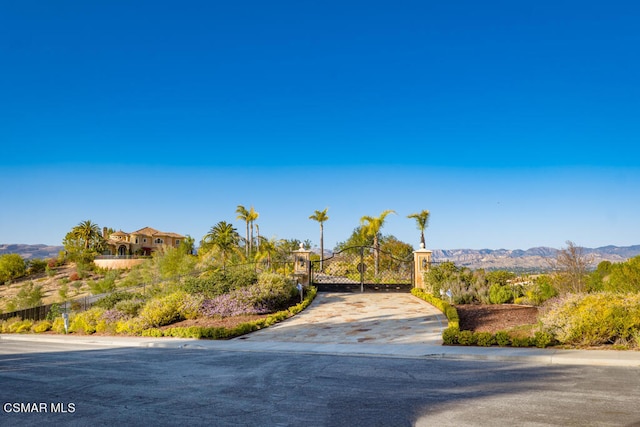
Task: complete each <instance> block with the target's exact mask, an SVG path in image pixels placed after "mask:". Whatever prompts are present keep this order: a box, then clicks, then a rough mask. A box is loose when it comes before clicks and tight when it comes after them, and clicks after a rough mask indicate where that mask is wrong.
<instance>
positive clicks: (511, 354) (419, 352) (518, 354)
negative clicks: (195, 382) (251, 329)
mask: <svg viewBox="0 0 640 427" xmlns="http://www.w3.org/2000/svg"><path fill="white" fill-rule="evenodd" d="M2 341H22V342H45V343H58V344H80V345H92V346H103V347H136V348H168V349H194V350H209V351H212V350H213V351H232V352H254V353H256V352H257V353H297V354H324V355H332V356H350V357H386V358H405V359H442V360H475V361H494V362H495V361H502V362H521V363H536V364H546V365H581V366H585V365H588V366H614V367H636V368H637V367H640V352H638V351H633V350H627V351H621V350H558V349H552V348H550V349H531V348H520V349H513V348H491V347H457V346H451V347H449V346H429V345H424V344H391V345H390V344H331V343H297V342H277V341H270V342H249V341H239V340H237V341H236V340H220V341H217V340H195V339H182V338H162V339H157V338H140V337H128V338H125V337H123V338H113V337H102V336H99V337H90V336H60V335H58V336H51V335H50V336H34V335H20V334H2V335H0V342H2Z"/></svg>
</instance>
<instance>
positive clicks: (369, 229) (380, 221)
mask: <svg viewBox="0 0 640 427" xmlns="http://www.w3.org/2000/svg"><path fill="white" fill-rule="evenodd" d="M392 213H395V211H393V210H390V209H388V210H386V211H383V212H382V213H381V214H380V216H377V217H372V216H363V217H362V218H360V224H361V225H362V233H363V234H364V235H366V236H372V237H373V250H374V253H373V257H374V263H375V275H376V276H377V275H378V273H379V271H380V229H381V228H382V226H383V225H384V220H385V218H386V217H387V216H388V215H389V214H392Z"/></svg>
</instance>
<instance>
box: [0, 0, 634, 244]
mask: <svg viewBox="0 0 640 427" xmlns="http://www.w3.org/2000/svg"><path fill="white" fill-rule="evenodd" d="M638 22H640V4H639V3H637V2H633V1H615V0H614V1H609V2H601V1H598V2H595V1H562V0H555V1H535V2H534V1H531V2H524V1H523V2H514V1H506V0H505V1H487V2H477V1H456V2H443V1H402V0H399V1H394V2H378V1H339V2H338V1H303V0H298V1H272V2H264V1H245V2H222V1H181V2H176V1H171V2H167V1H113V0H112V1H108V2H107V1H90V2H81V1H64V0H61V1H56V2H51V1H29V0H25V1H7V0H4V1H2V0H0V100H1V102H0V147H1V148H0V150H1V153H0V204H1V205H2V207H1V209H0V243H32V244H35V243H46V244H60V243H61V241H62V239H63V237H64V235H65V234H66V233H67V232H68V231H69V230H70V229H71V228H72V227H73V226H75V225H76V224H78V223H79V222H81V221H83V220H86V219H90V220H92V221H94V222H96V223H98V224H99V225H100V226H101V227H102V226H107V227H112V228H115V229H122V230H124V231H134V230H137V229H139V228H142V227H145V226H151V227H154V228H157V229H160V230H163V231H172V232H177V233H181V234H189V235H191V236H193V237H194V238H195V239H196V240H199V239H200V238H201V237H202V236H203V235H204V234H205V233H206V232H207V231H208V230H209V228H210V227H211V226H213V225H214V224H215V223H217V222H218V221H221V220H226V221H230V222H233V223H234V224H235V225H236V226H237V228H238V229H239V231H240V232H241V233H243V230H244V225H243V223H242V222H241V221H238V220H236V219H235V217H236V215H235V208H236V206H237V205H238V204H242V205H245V206H247V207H249V206H251V205H253V206H254V207H255V209H256V210H257V211H258V212H259V213H260V218H259V219H258V223H259V225H260V231H261V234H262V235H265V236H267V237H278V238H297V239H300V240H305V239H310V240H312V241H313V242H314V243H316V244H317V243H318V241H319V230H318V229H319V227H318V224H317V223H316V222H314V221H311V220H309V219H308V217H309V215H311V214H312V213H313V211H314V210H316V209H324V208H325V207H328V208H329V212H328V213H329V216H330V220H329V221H328V222H327V223H326V224H325V239H326V246H328V247H332V246H333V245H334V244H335V243H336V242H338V241H342V240H345V239H346V238H347V237H348V236H349V234H350V233H351V231H352V230H353V229H354V228H355V227H356V226H357V225H358V222H359V219H360V217H362V216H363V215H371V216H377V215H379V214H380V212H382V211H383V210H385V209H394V210H395V211H396V212H397V213H398V215H394V216H389V217H388V218H387V222H386V223H385V226H384V228H383V232H384V233H386V234H393V235H395V236H396V237H398V238H399V239H401V240H404V241H407V242H408V243H411V244H413V245H414V246H416V247H417V243H418V241H419V234H418V231H417V230H416V228H415V223H414V222H413V220H409V219H407V218H406V216H407V215H408V214H410V213H413V212H417V211H420V210H422V209H429V210H430V211H431V222H430V225H429V228H428V229H427V233H426V236H427V245H428V246H429V247H430V248H437V249H453V248H491V249H498V248H508V249H516V248H522V249H526V248H529V247H533V246H552V247H561V246H564V244H565V241H566V240H572V241H574V242H575V243H577V244H579V245H583V246H602V245H607V244H614V245H619V246H626V245H632V244H640V227H638V216H639V215H638V214H639V212H640V156H639V154H640V148H638V147H639V146H640V80H639V76H640V26H639V25H638Z"/></svg>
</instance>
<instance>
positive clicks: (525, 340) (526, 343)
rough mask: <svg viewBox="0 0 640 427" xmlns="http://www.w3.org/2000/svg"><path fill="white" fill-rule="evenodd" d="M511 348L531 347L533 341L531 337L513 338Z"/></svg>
mask: <svg viewBox="0 0 640 427" xmlns="http://www.w3.org/2000/svg"><path fill="white" fill-rule="evenodd" d="M511 346H512V347H530V346H531V339H530V338H529V337H512V338H511Z"/></svg>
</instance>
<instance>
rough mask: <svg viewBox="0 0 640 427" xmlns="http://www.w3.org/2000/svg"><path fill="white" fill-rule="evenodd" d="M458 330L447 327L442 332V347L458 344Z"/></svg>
mask: <svg viewBox="0 0 640 427" xmlns="http://www.w3.org/2000/svg"><path fill="white" fill-rule="evenodd" d="M459 333H460V330H459V329H458V328H452V327H448V328H447V329H445V330H444V331H442V343H443V344H444V345H455V344H458V334H459Z"/></svg>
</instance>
